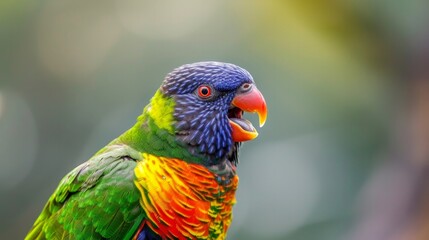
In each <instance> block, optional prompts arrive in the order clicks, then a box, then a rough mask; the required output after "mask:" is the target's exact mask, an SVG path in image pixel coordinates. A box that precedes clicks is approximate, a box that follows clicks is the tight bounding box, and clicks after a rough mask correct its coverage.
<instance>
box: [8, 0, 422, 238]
mask: <svg viewBox="0 0 429 240" xmlns="http://www.w3.org/2000/svg"><path fill="white" fill-rule="evenodd" d="M427 5H428V3H427V1H423V0H422V1H418V0H413V1H399V0H393V1H387V0H381V1H368V0H364V1H357V0H343V1H340V0H327V1H316V0H303V1H293V0H288V1H257V0H252V1H244V0H241V1H204V2H201V1H197V0H187V1H180V2H171V1H169V2H167V1H156V2H154V1H141V0H122V1H119V0H107V1H84V0H75V1H71V0H55V1H54V0H44V1H27V0H15V1H11V0H3V1H2V2H0V52H1V54H0V153H1V157H0V158H1V159H0V160H1V161H0V180H1V181H0V182H1V184H0V194H1V196H2V198H1V199H0V206H1V207H0V216H1V224H0V226H1V227H0V229H1V231H0V239H10V238H22V237H23V236H24V235H25V234H26V232H27V231H28V230H29V228H30V226H31V224H32V223H33V221H34V220H35V218H36V216H37V215H38V214H39V212H40V210H41V209H42V207H43V205H44V203H45V201H46V200H47V199H48V197H49V195H50V194H51V193H52V191H53V190H54V189H55V187H56V185H57V184H58V182H59V180H60V179H61V177H62V176H64V175H65V174H66V173H67V172H68V171H70V170H71V169H72V168H73V167H74V166H76V165H77V164H79V163H81V162H83V161H85V160H86V159H88V158H89V157H90V156H91V155H92V154H93V153H94V152H96V151H97V150H98V149H99V148H101V147H102V146H103V145H105V144H106V143H108V142H109V141H110V140H111V139H113V138H115V137H116V136H117V135H119V134H120V133H121V132H123V131H124V130H126V129H127V128H128V127H130V126H131V125H132V124H133V122H134V119H135V118H136V116H138V115H139V113H140V112H141V110H142V108H143V107H144V105H146V103H147V102H148V100H149V98H150V97H151V96H152V95H153V93H154V92H155V90H156V89H157V87H158V86H159V85H160V83H161V81H162V79H163V77H164V76H165V75H166V74H167V73H168V72H169V71H170V70H171V69H173V68H174V67H176V66H179V65H182V64H185V63H190V62H195V61H201V60H218V61H225V62H232V63H235V64H237V65H240V66H242V67H244V68H246V69H247V70H249V72H251V73H252V75H253V77H254V78H255V80H256V82H257V84H258V86H259V89H260V90H261V91H262V92H263V93H264V96H265V98H266V100H267V102H268V107H269V118H268V122H267V124H266V126H265V127H264V128H263V129H261V130H260V137H259V138H258V139H257V140H256V141H253V142H250V143H246V144H245V146H244V148H243V150H242V153H241V163H240V166H239V173H240V188H239V192H238V203H237V205H236V207H235V209H234V213H235V220H234V221H233V225H232V228H231V230H230V233H229V237H230V239H294V240H297V239H298V240H300V239H302V240H304V239H320V240H323V239H326V240H332V239H342V238H343V237H344V236H346V234H347V232H348V231H349V229H350V227H351V224H352V222H353V220H354V216H355V214H356V202H357V201H356V200H357V198H358V197H359V193H360V191H361V188H362V186H363V184H364V183H365V179H366V178H367V177H368V175H369V174H370V173H371V172H372V171H373V169H374V167H376V166H377V165H378V162H379V159H380V156H383V155H384V154H385V152H386V148H387V145H388V143H389V137H390V128H391V124H392V118H394V117H395V115H394V114H393V113H394V112H395V109H396V107H397V105H396V104H397V103H398V101H397V100H396V99H398V98H399V99H400V98H402V97H403V95H402V91H401V89H402V83H401V82H400V81H398V79H399V78H400V77H401V76H402V75H401V74H402V73H403V71H405V70H404V69H402V68H401V67H402V66H403V65H401V64H402V63H403V61H404V59H403V56H404V55H406V53H407V51H408V49H410V48H413V47H414V46H415V44H416V43H417V42H418V41H419V38H420V36H421V35H422V34H423V33H424V31H423V30H425V28H427V23H428V20H429V19H428V18H429V16H428V15H427V9H429V8H428V6H427Z"/></svg>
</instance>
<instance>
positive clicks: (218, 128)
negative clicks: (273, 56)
mask: <svg viewBox="0 0 429 240" xmlns="http://www.w3.org/2000/svg"><path fill="white" fill-rule="evenodd" d="M244 83H253V78H252V76H251V75H250V73H249V72H247V71H246V70H245V69H243V68H241V67H238V66H236V65H234V64H229V63H221V62H198V63H192V64H186V65H183V66H181V67H178V68H176V69H174V70H173V71H172V72H171V73H169V74H168V75H167V76H166V78H165V80H164V82H163V84H162V86H161V91H162V92H163V93H164V94H165V95H166V96H170V97H173V98H174V99H175V102H176V107H175V112H174V118H175V131H176V136H177V137H178V139H179V140H180V142H182V143H183V144H184V145H185V146H186V147H187V148H188V150H189V151H190V152H191V154H193V155H198V156H201V159H202V160H203V161H204V164H206V165H215V164H217V163H219V161H221V160H223V159H225V158H236V157H237V151H238V143H234V142H233V141H232V138H231V126H230V124H229V121H228V110H229V108H230V106H231V102H232V100H233V98H234V96H235V93H236V91H237V89H238V88H239V87H240V86H241V85H242V84H244ZM201 85H209V86H211V88H212V90H213V97H212V98H210V99H201V98H200V97H198V94H197V92H196V91H197V89H198V87H199V86H201ZM234 160H236V159H234Z"/></svg>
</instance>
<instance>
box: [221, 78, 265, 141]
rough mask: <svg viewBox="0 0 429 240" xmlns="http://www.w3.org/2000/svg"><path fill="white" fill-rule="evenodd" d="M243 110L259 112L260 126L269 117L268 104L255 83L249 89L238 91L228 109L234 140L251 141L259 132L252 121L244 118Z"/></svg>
mask: <svg viewBox="0 0 429 240" xmlns="http://www.w3.org/2000/svg"><path fill="white" fill-rule="evenodd" d="M243 112H249V113H257V114H258V116H259V126H260V127H262V126H263V125H264V124H265V121H266V119H267V104H266V103H265V99H264V96H262V93H261V92H260V91H259V90H258V89H257V88H256V86H254V85H253V86H252V89H250V90H249V91H246V92H243V93H237V94H236V95H235V97H234V99H233V100H232V106H231V108H230V110H229V111H228V118H229V123H230V124H231V128H232V139H233V141H234V142H244V141H249V140H252V139H254V138H256V137H257V136H258V132H257V131H256V129H255V128H254V127H253V125H252V123H251V122H250V121H249V120H247V119H244V118H242V116H243Z"/></svg>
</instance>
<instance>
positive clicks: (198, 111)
mask: <svg viewBox="0 0 429 240" xmlns="http://www.w3.org/2000/svg"><path fill="white" fill-rule="evenodd" d="M243 112H256V113H258V115H259V121H260V125H261V126H262V125H263V124H264V123H265V119H266V116H267V108H266V103H265V100H264V98H263V96H262V94H261V93H260V92H259V90H258V89H257V88H256V86H255V82H254V81H253V79H252V76H251V75H250V74H249V73H248V72H247V71H246V70H244V69H243V68H240V67H238V66H236V65H233V64H229V63H221V62H198V63H193V64H187V65H183V66H181V67H179V68H176V69H174V70H173V71H172V72H171V73H169V74H168V75H167V76H166V77H165V80H164V81H163V83H162V85H161V87H160V88H159V90H158V91H157V92H156V93H155V95H154V96H153V97H152V99H151V100H150V103H149V104H148V105H147V106H146V107H145V108H144V110H143V113H142V115H140V116H139V117H138V118H137V123H136V124H135V125H134V126H133V127H131V128H130V129H129V130H128V131H126V132H125V133H123V134H122V135H121V136H119V137H118V138H116V139H115V140H113V141H112V142H111V143H109V144H108V145H107V146H106V147H104V148H102V149H101V150H100V151H98V152H97V153H96V154H95V155H94V156H93V157H92V158H90V159H89V160H88V161H86V162H84V163H83V164H81V165H80V166H78V167H77V168H75V169H74V170H73V171H71V172H70V173H69V174H67V175H66V176H65V177H64V178H63V179H62V180H61V182H60V184H59V186H58V188H57V189H56V190H55V192H54V193H53V194H52V196H51V197H50V198H49V200H48V202H47V203H46V205H45V207H44V209H43V211H42V213H41V214H40V216H39V217H38V218H37V220H36V222H35V223H34V225H33V227H32V229H31V230H30V232H29V233H28V235H27V236H26V239H140V240H143V239H225V238H226V232H227V230H228V227H229V226H230V224H231V215H232V214H231V212H232V206H233V205H234V203H235V191H236V189H237V185H238V177H237V175H236V166H237V163H238V150H239V147H240V143H241V142H243V141H247V140H251V139H254V138H255V137H256V136H257V132H256V130H255V128H254V127H253V126H252V124H251V123H250V122H249V121H248V120H246V119H244V118H242V116H243Z"/></svg>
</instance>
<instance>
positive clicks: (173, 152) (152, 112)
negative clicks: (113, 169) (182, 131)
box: [112, 91, 235, 174]
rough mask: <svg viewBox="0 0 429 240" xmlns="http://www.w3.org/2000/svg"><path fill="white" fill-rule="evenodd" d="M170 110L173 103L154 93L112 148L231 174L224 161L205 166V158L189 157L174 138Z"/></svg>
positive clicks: (180, 142)
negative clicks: (117, 147) (126, 147)
mask: <svg viewBox="0 0 429 240" xmlns="http://www.w3.org/2000/svg"><path fill="white" fill-rule="evenodd" d="M174 107H175V102H174V100H173V99H171V98H168V97H165V96H164V95H163V94H162V93H161V92H160V91H158V92H157V93H156V94H155V96H154V97H153V98H152V99H151V101H150V104H149V105H147V106H146V107H145V108H144V110H143V113H142V115H140V116H139V117H138V118H137V122H136V124H135V125H134V126H133V127H132V128H130V129H129V130H128V131H126V132H125V133H124V134H122V135H121V136H119V137H118V138H117V139H116V140H115V141H113V142H112V144H126V145H128V146H130V147H132V148H133V149H135V150H137V151H139V152H142V153H148V154H152V155H155V156H160V157H165V158H174V159H180V160H183V161H185V162H188V163H197V164H201V165H204V166H206V167H208V168H210V169H212V170H213V172H216V173H218V174H231V171H234V172H235V170H234V169H235V167H234V166H232V165H231V163H230V162H229V160H227V159H226V158H225V159H221V160H219V161H218V162H217V163H216V164H211V163H210V164H207V163H208V162H207V158H205V156H202V155H196V154H192V151H190V146H188V145H187V144H186V143H184V142H182V141H180V140H179V138H178V137H177V133H176V131H175V127H174V117H173V116H174V115H173V113H174Z"/></svg>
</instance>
